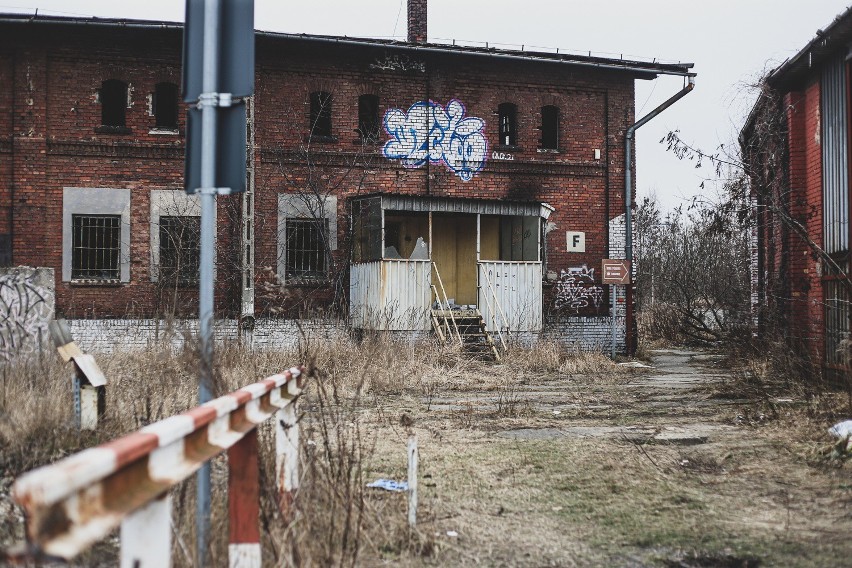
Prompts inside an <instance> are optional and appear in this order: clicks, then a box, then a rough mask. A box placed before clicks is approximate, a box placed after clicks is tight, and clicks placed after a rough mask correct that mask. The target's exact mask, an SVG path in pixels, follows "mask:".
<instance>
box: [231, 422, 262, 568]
mask: <svg viewBox="0 0 852 568" xmlns="http://www.w3.org/2000/svg"><path fill="white" fill-rule="evenodd" d="M259 522H260V460H259V459H258V449H257V428H252V430H251V431H250V432H248V433H247V434H246V435H245V436H244V437H243V439H242V440H240V441H239V442H237V443H236V444H234V445H233V446H231V447H230V448H229V449H228V562H229V565H230V567H231V568H238V567H239V568H260V559H261V551H260V526H259Z"/></svg>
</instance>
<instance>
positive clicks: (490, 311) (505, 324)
mask: <svg viewBox="0 0 852 568" xmlns="http://www.w3.org/2000/svg"><path fill="white" fill-rule="evenodd" d="M482 276H484V277H485V284H486V286H487V288H486V289H487V292H486V294H485V304H486V306H487V307H488V315H489V316H490V319H491V327H493V328H494V331H496V332H497V337H499V338H500V345H501V346H502V347H503V351H504V352H505V351H506V350H507V349H508V347H507V345H506V340H505V338H504V337H503V329H504V328H505V330H506V335H508V334H509V329H510V328H509V318H507V317H506V314H505V312H503V306H501V305H500V300H499V298H498V297H497V290H495V288H494V285H493V284H492V283H491V279H490V278H489V277H488V271H486V270H483V271H482ZM489 293H490V298H489ZM491 299H493V300H494V307H496V308H497V309H496V310H495V309H494V307H492V305H491V301H490V300H491ZM497 313H499V314H500V317H501V318H502V320H503V327H501V326H499V325H498V324H497V315H496V314H497Z"/></svg>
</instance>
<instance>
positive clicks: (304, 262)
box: [285, 219, 328, 278]
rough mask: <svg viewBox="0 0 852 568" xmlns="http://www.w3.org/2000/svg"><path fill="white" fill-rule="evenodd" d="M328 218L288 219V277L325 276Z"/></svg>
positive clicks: (286, 250) (286, 259) (286, 249)
mask: <svg viewBox="0 0 852 568" xmlns="http://www.w3.org/2000/svg"><path fill="white" fill-rule="evenodd" d="M327 232H328V220H327V219H287V220H286V237H285V238H286V239H287V240H286V247H285V255H286V258H285V268H286V277H287V278H322V277H324V276H325V257H326V253H325V249H326V247H325V235H326V233H327Z"/></svg>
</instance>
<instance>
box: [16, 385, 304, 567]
mask: <svg viewBox="0 0 852 568" xmlns="http://www.w3.org/2000/svg"><path fill="white" fill-rule="evenodd" d="M301 375H302V369H296V368H293V369H290V370H289V371H287V372H285V373H282V374H278V375H273V376H271V377H269V378H267V379H265V380H263V381H260V382H258V383H255V384H252V385H249V386H247V387H244V388H241V389H239V390H237V391H235V392H232V393H231V394H228V395H225V396H222V397H220V398H217V399H215V400H212V401H210V402H208V403H205V404H202V405H201V406H198V407H196V408H193V409H192V410H190V411H188V412H185V413H183V414H180V415H177V416H172V417H171V418H167V419H165V420H162V421H160V422H157V423H155V424H151V425H150V426H146V427H144V428H142V429H141V430H138V431H137V432H134V433H132V434H129V435H127V436H125V437H123V438H119V439H117V440H113V441H111V442H108V443H106V444H103V445H101V446H98V447H95V448H91V449H88V450H84V451H82V452H80V453H77V454H75V455H73V456H70V457H68V458H66V459H63V460H61V461H59V462H57V463H55V464H52V465H48V466H45V467H42V468H39V469H36V470H33V471H31V472H28V473H26V474H24V475H22V476H21V477H20V478H18V480H17V481H16V482H15V485H14V487H13V490H12V494H13V497H14V499H15V501H17V502H18V503H19V504H20V505H21V506H22V507H23V508H24V511H25V513H26V517H27V530H26V533H27V541H28V545H29V546H28V554H36V555H46V556H53V557H59V558H64V559H70V558H73V557H74V556H76V555H77V554H79V553H80V552H82V551H83V550H85V549H86V548H88V547H89V546H91V545H92V544H94V543H95V542H97V541H98V540H100V539H102V538H104V537H105V536H107V535H108V534H109V533H110V531H112V530H113V529H115V528H116V527H117V526H119V524H120V525H121V565H122V566H128V567H140V568H146V567H148V566H151V567H161V566H169V565H170V563H171V513H170V511H171V501H170V499H169V497H168V490H169V488H171V487H172V486H174V485H176V484H177V483H179V482H181V481H183V480H184V479H186V478H187V477H189V476H190V475H192V474H193V473H194V472H195V471H196V470H198V469H199V468H200V467H201V465H202V464H203V463H204V462H205V461H207V460H209V459H211V458H213V457H215V456H216V455H218V454H220V453H222V452H223V451H226V450H227V451H228V464H229V475H228V483H229V489H228V494H229V497H228V500H229V521H230V522H229V531H230V539H229V543H230V544H229V547H228V552H229V557H230V566H232V567H236V566H260V531H259V527H258V518H259V507H260V488H259V486H258V483H259V462H258V447H257V429H256V428H257V426H258V425H259V424H261V423H262V422H264V421H266V420H267V419H269V418H272V417H273V416H274V417H275V424H276V425H275V432H276V443H275V448H276V456H277V458H276V478H277V479H276V481H277V486H278V491H279V499H280V503H281V506H282V510H283V511H284V513H285V515H289V507H290V504H291V503H292V499H293V492H295V491H296V489H297V488H298V484H299V476H298V455H299V453H298V444H299V438H298V424H297V422H296V410H295V404H294V402H295V399H296V398H297V397H298V395H299V394H300V393H301V387H302V384H301ZM285 518H286V517H285Z"/></svg>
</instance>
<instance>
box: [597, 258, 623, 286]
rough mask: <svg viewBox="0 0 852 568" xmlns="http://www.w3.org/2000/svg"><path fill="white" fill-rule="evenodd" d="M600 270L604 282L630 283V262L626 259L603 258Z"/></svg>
mask: <svg viewBox="0 0 852 568" xmlns="http://www.w3.org/2000/svg"><path fill="white" fill-rule="evenodd" d="M601 272H602V273H603V283H604V284H630V263H629V262H627V261H626V260H618V259H606V258H605V259H604V260H603V262H602V270H601Z"/></svg>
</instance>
